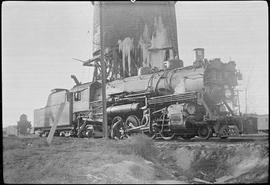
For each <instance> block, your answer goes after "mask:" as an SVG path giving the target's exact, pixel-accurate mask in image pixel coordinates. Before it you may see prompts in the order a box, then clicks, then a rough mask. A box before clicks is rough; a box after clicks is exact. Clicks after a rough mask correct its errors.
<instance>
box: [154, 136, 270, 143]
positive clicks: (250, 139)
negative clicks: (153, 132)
mask: <svg viewBox="0 0 270 185" xmlns="http://www.w3.org/2000/svg"><path fill="white" fill-rule="evenodd" d="M268 138H269V137H268V135H244V136H239V137H228V138H227V139H220V138H215V137H212V138H209V139H208V140H205V139H200V138H198V137H195V138H192V139H190V140H184V139H182V138H181V137H178V138H175V139H173V140H170V141H164V140H163V139H161V138H160V139H155V140H154V141H155V142H168V143H178V142H181V143H182V142H184V143H196V142H206V143H207V142H208V143H213V142H218V143H238V142H255V141H267V140H268Z"/></svg>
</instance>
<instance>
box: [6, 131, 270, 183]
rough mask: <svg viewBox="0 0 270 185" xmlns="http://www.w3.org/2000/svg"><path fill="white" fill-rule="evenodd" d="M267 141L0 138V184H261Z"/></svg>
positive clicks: (139, 137)
mask: <svg viewBox="0 0 270 185" xmlns="http://www.w3.org/2000/svg"><path fill="white" fill-rule="evenodd" d="M268 147H269V143H268V140H262V141H254V142H235V143H231V142H230V143H226V142H194V141H193V142H181V141H175V142H161V141H159V142H153V140H151V139H150V138H148V137H147V136H144V135H137V136H134V137H131V138H129V139H127V140H122V141H115V140H107V141H106V140H104V139H79V138H61V137H55V138H54V139H53V142H52V144H51V145H50V146H48V145H47V143H46V138H39V137H29V138H16V137H5V138H3V172H4V173H3V174H4V182H5V183H24V184H25V183H27V184H28V183H35V184H40V183H45V184H48V183H50V184H51V183H53V184H62V183H72V184H80V183H83V184H86V183H93V184H97V183H108V184H127V183H155V184H186V183H265V182H267V181H268V173H269V171H268V168H269V157H268V155H269V152H268Z"/></svg>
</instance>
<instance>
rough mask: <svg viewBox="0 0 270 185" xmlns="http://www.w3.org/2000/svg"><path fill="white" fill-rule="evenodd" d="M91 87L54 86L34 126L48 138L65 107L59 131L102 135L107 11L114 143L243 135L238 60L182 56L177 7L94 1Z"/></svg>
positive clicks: (109, 113) (109, 98) (109, 110)
mask: <svg viewBox="0 0 270 185" xmlns="http://www.w3.org/2000/svg"><path fill="white" fill-rule="evenodd" d="M93 5H94V31H93V34H94V35H93V58H91V59H89V60H87V61H84V62H83V65H84V66H89V67H93V68H94V74H93V79H92V81H91V82H88V83H84V84H81V83H79V81H78V80H77V79H76V77H74V76H72V78H73V79H74V81H75V86H74V87H73V88H72V89H70V90H66V89H56V90H54V91H53V92H52V93H51V94H50V96H49V98H48V102H47V105H46V107H44V108H42V109H38V110H35V111H34V119H35V120H34V124H35V129H36V130H39V131H41V132H42V133H44V134H45V135H47V134H48V132H49V129H50V128H51V125H52V123H53V120H54V119H55V117H56V114H57V110H58V109H59V107H60V104H62V105H64V109H63V110H64V111H63V114H61V115H60V119H59V120H60V121H59V124H58V125H59V126H58V127H57V131H58V132H57V133H58V134H59V135H73V136H78V137H91V136H97V135H98V133H102V121H103V115H102V98H101V87H102V83H101V61H100V40H99V38H100V26H101V25H100V19H99V18H100V17H99V16H98V15H99V11H100V8H103V11H102V12H103V16H102V17H103V22H102V24H103V25H102V26H103V28H104V29H103V30H104V33H102V34H103V36H104V48H105V49H104V53H105V56H104V60H105V63H106V69H107V73H106V78H107V83H106V99H107V110H106V112H107V116H108V126H109V128H108V129H109V133H110V137H111V138H118V139H121V138H125V137H127V136H128V135H130V134H132V133H134V132H135V133H136V132H143V133H145V134H147V135H149V136H151V137H153V138H157V137H161V138H163V139H166V140H169V139H172V138H174V137H175V136H181V137H182V138H184V139H190V138H193V137H195V136H198V137H201V138H204V139H208V138H209V137H213V136H218V137H221V138H226V137H228V136H232V135H239V133H241V131H242V124H243V119H242V118H241V116H239V115H238V112H237V111H235V107H237V105H238V103H239V102H238V100H237V93H236V90H235V87H236V86H237V81H238V80H239V79H240V76H241V75H240V73H239V71H237V69H236V63H235V62H234V61H229V62H227V63H225V62H222V61H221V60H220V59H218V58H215V59H211V60H208V59H206V58H205V57H204V49H203V48H196V49H195V60H194V62H193V65H190V66H184V63H183V61H182V60H180V59H179V56H178V44H177V30H176V17H175V7H174V6H175V2H164V1H159V2H158V1H156V2H136V3H131V2H117V3H115V2H103V3H102V6H101V5H100V4H99V3H98V2H94V3H93Z"/></svg>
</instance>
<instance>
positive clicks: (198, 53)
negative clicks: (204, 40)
mask: <svg viewBox="0 0 270 185" xmlns="http://www.w3.org/2000/svg"><path fill="white" fill-rule="evenodd" d="M194 51H195V61H203V59H204V48H195V49H194Z"/></svg>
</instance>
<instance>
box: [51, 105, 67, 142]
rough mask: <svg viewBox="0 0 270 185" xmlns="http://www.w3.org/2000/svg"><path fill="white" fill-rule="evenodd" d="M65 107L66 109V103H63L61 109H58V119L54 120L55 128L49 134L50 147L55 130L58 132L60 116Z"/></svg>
mask: <svg viewBox="0 0 270 185" xmlns="http://www.w3.org/2000/svg"><path fill="white" fill-rule="evenodd" d="M64 107H65V103H61V104H60V107H59V109H58V112H57V115H56V118H55V119H54V120H53V121H54V122H53V126H52V128H51V130H50V133H49V136H48V137H47V143H48V144H49V145H50V144H51V142H52V139H53V135H54V133H55V130H56V127H57V124H58V122H59V119H60V116H61V114H62V112H63V110H64Z"/></svg>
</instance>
